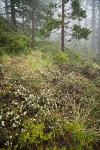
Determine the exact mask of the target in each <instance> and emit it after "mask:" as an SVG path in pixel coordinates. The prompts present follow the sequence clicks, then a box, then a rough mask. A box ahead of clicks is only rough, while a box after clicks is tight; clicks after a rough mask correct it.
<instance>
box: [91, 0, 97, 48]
mask: <svg viewBox="0 0 100 150" xmlns="http://www.w3.org/2000/svg"><path fill="white" fill-rule="evenodd" d="M95 17H96V15H95V0H92V49H93V50H95V21H96V20H95Z"/></svg>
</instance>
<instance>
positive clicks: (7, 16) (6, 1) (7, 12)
mask: <svg viewBox="0 0 100 150" xmlns="http://www.w3.org/2000/svg"><path fill="white" fill-rule="evenodd" d="M5 12H6V18H7V20H9V11H8V0H5Z"/></svg>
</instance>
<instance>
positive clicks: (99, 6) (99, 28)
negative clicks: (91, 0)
mask: <svg viewBox="0 0 100 150" xmlns="http://www.w3.org/2000/svg"><path fill="white" fill-rule="evenodd" d="M98 11H99V13H98V53H99V54H100V0H99V2H98Z"/></svg>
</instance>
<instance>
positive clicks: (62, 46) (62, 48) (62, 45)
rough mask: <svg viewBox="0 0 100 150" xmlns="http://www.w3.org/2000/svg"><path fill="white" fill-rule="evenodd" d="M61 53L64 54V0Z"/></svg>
mask: <svg viewBox="0 0 100 150" xmlns="http://www.w3.org/2000/svg"><path fill="white" fill-rule="evenodd" d="M61 51H62V52H64V0H62V26H61Z"/></svg>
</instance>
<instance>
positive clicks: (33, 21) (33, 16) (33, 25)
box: [31, 7, 35, 49]
mask: <svg viewBox="0 0 100 150" xmlns="http://www.w3.org/2000/svg"><path fill="white" fill-rule="evenodd" d="M34 28H35V9H34V7H33V10H32V44H31V45H32V48H33V49H34V40H35V38H34V37H35V30H34Z"/></svg>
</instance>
